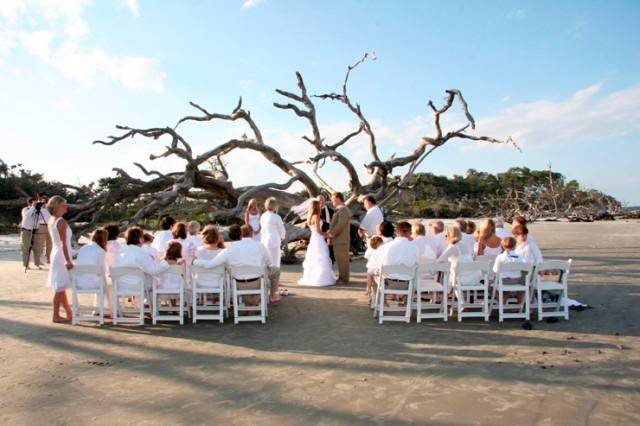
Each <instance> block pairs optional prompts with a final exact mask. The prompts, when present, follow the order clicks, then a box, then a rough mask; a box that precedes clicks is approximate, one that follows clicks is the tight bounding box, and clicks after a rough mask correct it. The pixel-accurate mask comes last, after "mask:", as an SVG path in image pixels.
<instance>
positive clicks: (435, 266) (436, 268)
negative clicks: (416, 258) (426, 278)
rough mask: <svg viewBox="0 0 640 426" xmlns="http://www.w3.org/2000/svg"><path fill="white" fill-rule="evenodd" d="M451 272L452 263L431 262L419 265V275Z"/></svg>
mask: <svg viewBox="0 0 640 426" xmlns="http://www.w3.org/2000/svg"><path fill="white" fill-rule="evenodd" d="M450 270H451V262H449V261H443V262H438V261H437V260H431V261H428V262H423V263H420V264H419V265H418V275H427V274H435V273H436V272H449V271H450Z"/></svg>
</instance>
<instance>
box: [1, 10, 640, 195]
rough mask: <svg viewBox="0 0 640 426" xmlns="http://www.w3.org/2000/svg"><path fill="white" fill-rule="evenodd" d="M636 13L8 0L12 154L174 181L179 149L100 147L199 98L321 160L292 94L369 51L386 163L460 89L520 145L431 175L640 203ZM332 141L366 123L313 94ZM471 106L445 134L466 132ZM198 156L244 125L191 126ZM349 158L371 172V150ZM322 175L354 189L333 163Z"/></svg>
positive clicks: (447, 154)
mask: <svg viewBox="0 0 640 426" xmlns="http://www.w3.org/2000/svg"><path fill="white" fill-rule="evenodd" d="M639 22H640V2H638V1H637V0H631V1H608V2H603V1H587V0H585V1H563V2H556V1H550V0H549V1H483V2H469V1H447V2H443V1H418V0H416V1H409V0H406V1H402V2H398V1H383V0H378V1H356V0H350V1H349V0H336V1H323V2H313V1H296V0H227V1H204V0H197V1H196V0H194V1H188V0H182V1H175V2H170V1H156V0H148V1H147V0H99V1H98V0H93V1H91V0H64V1H56V0H1V1H0V93H1V94H0V158H1V159H2V160H4V161H5V162H7V163H9V164H16V163H21V164H22V165H23V166H24V167H25V168H27V169H31V170H33V171H37V172H43V173H44V174H45V177H46V178H48V179H57V180H60V181H63V182H66V183H70V184H81V183H88V182H91V181H94V180H96V179H98V178H100V177H104V176H109V175H113V172H112V168H114V167H121V168H124V169H125V170H127V171H129V172H130V173H131V174H132V175H134V176H137V177H143V175H142V174H141V172H140V171H139V170H138V169H137V168H135V167H133V166H132V163H133V162H134V161H138V162H141V163H142V164H144V165H145V166H146V167H148V168H153V169H157V170H160V171H164V172H166V171H178V170H181V169H183V167H184V165H183V164H182V163H181V162H180V161H178V160H176V159H158V160H155V161H151V160H149V154H152V153H155V154H158V153H161V152H162V151H163V146H164V143H165V142H166V141H163V140H160V141H148V140H144V139H140V138H135V139H133V140H127V141H123V142H122V143H120V144H118V145H114V146H112V147H105V146H100V145H92V144H91V142H92V141H93V140H96V139H103V138H105V137H107V136H108V135H112V134H117V130H116V129H115V125H116V124H123V125H129V126H132V127H137V128H144V127H159V126H162V127H164V126H173V125H174V124H175V123H176V122H177V121H178V119H179V118H181V117H183V116H185V115H189V114H192V113H194V112H196V111H194V110H193V109H192V108H191V107H190V106H189V103H188V102H189V101H194V102H196V103H198V104H200V105H201V106H203V107H205V108H206V109H207V110H209V111H215V112H220V113H230V112H231V111H232V110H233V108H234V107H235V105H236V103H237V101H238V97H239V96H242V98H243V107H244V108H245V109H247V110H249V111H251V116H252V117H253V119H254V120H255V121H256V123H257V124H258V126H259V127H260V129H261V130H262V132H263V135H264V137H265V142H266V143H267V144H269V145H272V146H274V147H276V148H277V149H279V150H280V151H281V152H283V153H284V155H285V157H287V158H288V159H290V160H303V159H306V158H308V157H310V156H311V155H312V154H313V151H312V149H311V147H310V146H309V145H308V143H306V142H305V141H303V140H302V139H301V136H303V135H305V134H308V133H309V132H308V127H307V123H306V122H305V121H304V120H302V119H300V118H298V117H296V116H295V115H294V114H292V113H291V111H283V110H279V109H276V108H274V107H273V105H272V104H273V102H281V101H283V100H284V99H283V98H282V97H280V96H279V95H278V94H277V93H276V92H275V89H276V88H280V89H284V90H288V91H293V92H295V91H296V89H297V87H296V80H295V72H296V71H300V72H301V73H302V75H303V77H304V79H305V83H306V85H307V88H308V90H309V92H310V93H312V94H321V93H327V92H334V91H339V90H340V88H341V84H342V80H343V79H344V75H345V72H346V69H347V66H348V65H349V64H352V63H354V62H355V61H356V60H357V59H359V58H360V57H361V56H362V55H363V54H364V53H365V52H375V58H376V59H375V60H373V61H367V62H365V63H364V64H362V65H361V66H359V67H358V68H357V69H356V70H355V71H354V72H353V73H352V76H351V79H350V85H349V93H350V97H351V98H352V100H353V101H355V102H357V103H359V104H360V105H361V106H362V110H363V112H364V114H365V116H366V117H367V118H368V119H369V121H370V122H371V123H372V126H373V130H374V132H375V133H376V136H377V140H378V144H379V145H378V146H379V150H380V152H381V154H382V156H383V157H388V156H390V155H392V154H394V153H395V154H396V155H397V156H400V155H406V154H407V153H409V152H411V151H412V150H413V149H414V147H415V146H416V145H417V143H418V142H419V140H420V138H421V137H422V136H432V135H433V133H434V131H433V119H432V116H431V114H430V110H429V109H428V107H427V102H428V101H429V100H430V99H431V100H433V101H434V102H435V103H436V104H441V103H442V101H443V98H444V95H445V90H447V89H451V88H456V89H460V90H461V91H462V93H463V94H464V96H465V98H466V100H467V102H468V103H469V108H470V112H471V113H472V114H473V115H474V117H475V119H476V122H477V127H476V130H475V132H474V134H476V135H489V136H493V137H496V138H500V139H506V138H507V137H509V136H511V137H512V138H513V139H514V140H515V141H516V142H517V143H518V144H519V145H520V146H521V147H522V152H519V151H517V150H515V149H514V148H513V147H510V146H498V145H493V144H487V143H478V142H472V141H453V142H450V143H449V144H447V145H445V146H443V147H440V148H439V149H438V150H436V151H435V152H434V153H433V154H432V155H431V156H430V157H429V158H427V160H426V161H425V162H424V163H423V164H422V165H421V167H420V169H419V171H422V172H431V173H435V174H440V175H447V176H452V175H454V174H464V173H466V171H467V170H468V169H470V168H473V169H476V170H478V171H485V172H490V173H496V172H501V171H505V170H506V169H508V168H509V167H516V166H518V167H522V166H526V167H529V168H532V169H546V168H548V167H549V164H551V167H552V168H553V170H554V171H558V172H561V173H563V174H564V175H565V176H566V177H567V178H568V179H576V180H578V181H579V182H580V183H581V184H582V185H584V186H585V187H591V188H595V189H598V190H601V191H605V192H607V193H610V194H612V195H614V196H615V197H617V198H618V199H619V200H621V201H622V202H624V203H627V204H629V205H640V191H639V190H638V188H639V187H640V173H639V172H638V169H637V164H638V159H640V72H639V71H640V47H639V45H638V40H640V25H638V23H639ZM316 106H317V111H318V120H319V123H320V126H321V132H322V135H323V137H325V140H326V142H327V143H331V142H332V141H337V140H339V139H340V138H341V137H342V136H344V135H346V134H347V133H349V132H351V131H353V130H355V129H357V128H358V122H357V120H356V119H355V117H354V116H353V115H352V114H351V113H350V112H349V111H347V110H346V109H345V108H344V107H343V106H341V105H339V104H335V103H332V102H329V101H321V100H317V102H316ZM462 118H463V117H462V115H461V111H460V108H459V106H458V105H455V106H454V108H452V109H451V110H450V112H448V113H447V115H446V118H445V119H444V122H443V123H444V125H445V126H446V128H453V127H455V126H456V125H457V124H459V123H460V122H461V120H462ZM181 129H182V131H183V132H184V133H183V134H184V136H185V137H186V138H187V139H188V140H189V141H190V143H191V144H192V146H193V148H194V151H198V152H201V151H205V150H208V149H211V148H212V147H214V146H216V145H218V144H220V143H223V142H225V141H227V140H228V139H231V138H237V137H239V136H240V135H242V134H243V133H249V131H248V128H246V126H244V125H243V124H242V123H229V122H216V123H204V124H203V123H195V124H189V125H187V126H184V127H181ZM343 151H344V153H345V154H346V155H348V156H349V157H350V158H352V159H353V161H354V164H355V165H356V167H359V168H361V169H362V176H363V177H366V172H365V171H364V168H363V167H362V165H363V164H365V163H367V162H368V161H370V160H371V158H370V157H369V154H368V148H367V140H366V139H365V138H360V137H359V138H354V139H353V140H351V141H350V142H349V143H348V144H347V145H345V146H344V149H343ZM225 161H226V162H227V166H228V169H229V172H230V176H231V180H232V181H233V183H234V185H236V186H242V185H248V184H255V183H264V182H286V181H287V180H288V178H287V176H286V175H284V174H283V173H282V172H280V171H279V170H278V169H277V168H275V167H274V166H272V165H270V164H269V163H267V162H266V161H265V160H264V159H262V158H261V157H259V156H257V155H255V154H253V153H250V152H246V151H244V152H242V151H234V152H233V153H231V154H229V155H228V156H226V157H225ZM321 173H322V175H323V177H324V178H325V180H327V181H329V182H330V183H332V184H333V186H334V187H336V188H337V189H346V182H347V179H346V175H345V173H344V172H343V170H342V169H341V168H339V167H336V166H335V165H327V166H325V167H324V168H323V169H321Z"/></svg>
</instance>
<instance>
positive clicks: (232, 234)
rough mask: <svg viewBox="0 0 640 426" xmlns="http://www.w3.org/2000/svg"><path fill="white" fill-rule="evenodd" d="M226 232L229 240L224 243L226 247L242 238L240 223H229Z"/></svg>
mask: <svg viewBox="0 0 640 426" xmlns="http://www.w3.org/2000/svg"><path fill="white" fill-rule="evenodd" d="M252 229H253V228H252ZM227 234H228V236H229V242H228V243H227V244H226V246H227V247H231V246H232V245H234V244H235V243H237V242H238V241H240V240H241V239H242V229H241V227H240V225H231V226H230V227H229V228H228V229H227Z"/></svg>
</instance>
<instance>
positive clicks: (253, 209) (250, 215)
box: [244, 198, 262, 241]
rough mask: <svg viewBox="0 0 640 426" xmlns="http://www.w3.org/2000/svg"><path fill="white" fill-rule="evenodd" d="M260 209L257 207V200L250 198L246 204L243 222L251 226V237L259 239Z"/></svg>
mask: <svg viewBox="0 0 640 426" xmlns="http://www.w3.org/2000/svg"><path fill="white" fill-rule="evenodd" d="M261 215H262V211H261V210H260V209H259V208H258V200H256V199H255V198H252V199H250V200H249V203H248V204H247V209H246V210H245V211H244V224H245V225H249V226H251V229H253V239H254V240H257V241H260V231H261V227H260V216H261Z"/></svg>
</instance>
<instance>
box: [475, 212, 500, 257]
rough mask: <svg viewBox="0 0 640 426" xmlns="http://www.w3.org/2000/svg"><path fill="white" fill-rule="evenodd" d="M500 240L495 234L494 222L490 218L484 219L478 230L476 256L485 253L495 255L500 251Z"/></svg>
mask: <svg viewBox="0 0 640 426" xmlns="http://www.w3.org/2000/svg"><path fill="white" fill-rule="evenodd" d="M501 242H502V240H501V239H500V238H499V237H498V236H497V235H496V224H495V222H494V221H493V220H492V219H485V221H484V222H482V225H480V228H479V232H478V253H477V254H478V256H481V255H484V254H487V255H492V256H497V255H499V254H500V253H502V246H501V244H500V243H501Z"/></svg>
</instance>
